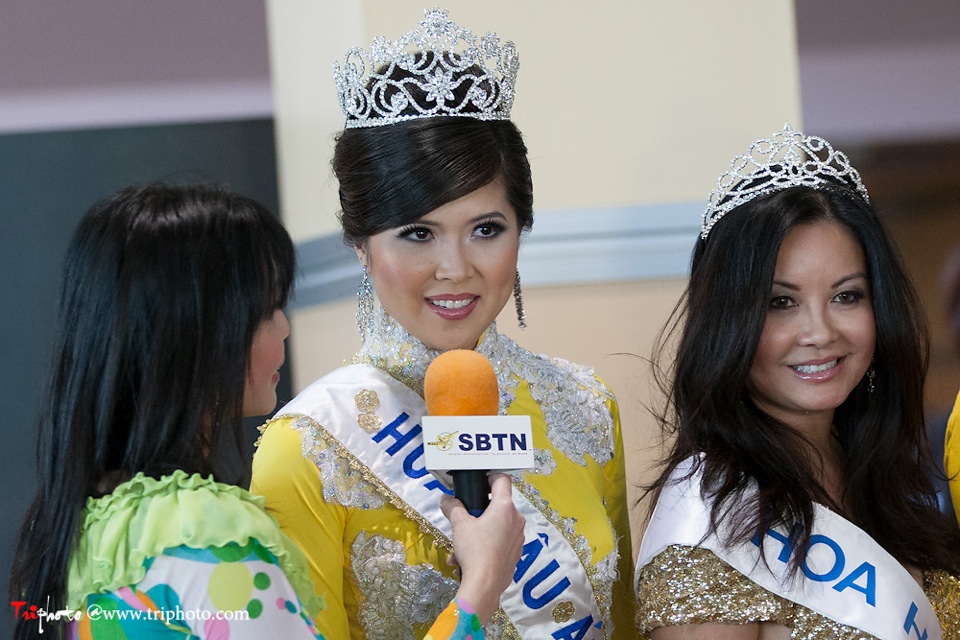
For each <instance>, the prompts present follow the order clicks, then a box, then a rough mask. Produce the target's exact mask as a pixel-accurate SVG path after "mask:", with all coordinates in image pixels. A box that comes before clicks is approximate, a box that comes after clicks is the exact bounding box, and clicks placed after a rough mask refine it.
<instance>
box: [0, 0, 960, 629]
mask: <svg viewBox="0 0 960 640" xmlns="http://www.w3.org/2000/svg"><path fill="white" fill-rule="evenodd" d="M425 6H427V5H423V4H420V3H416V2H413V1H412V0H323V1H320V2H318V1H315V0H309V1H308V0H266V2H264V1H263V0H206V1H205V2H202V3H197V2H193V1H191V0H154V1H153V2H150V3H130V2H124V1H123V0H85V1H84V3H82V4H69V3H57V4H55V5H54V4H49V3H47V4H38V3H25V2H17V1H16V0H0V60H3V64H2V65H0V296H2V303H0V304H2V307H0V309H2V316H0V317H2V331H0V367H2V372H0V410H2V411H0V416H2V417H0V433H2V437H3V439H4V440H3V441H4V446H2V447H0V479H2V481H3V483H4V484H3V486H4V487H5V488H6V491H5V492H4V497H3V499H2V500H3V503H2V505H3V514H4V517H3V518H2V521H0V576H7V575H8V574H9V562H10V554H11V551H12V549H11V546H12V544H13V539H14V535H15V532H16V528H17V527H18V526H19V519H20V517H21V515H22V512H23V510H24V509H25V507H26V504H27V501H28V500H29V498H30V496H31V495H32V491H33V486H34V472H33V450H34V421H35V417H36V413H37V409H38V407H39V406H40V403H41V402H42V401H43V399H42V398H40V397H39V387H40V384H41V380H42V376H43V372H44V370H45V365H46V358H47V347H48V344H49V342H50V340H51V338H52V335H51V334H52V330H53V318H54V316H55V309H54V305H55V299H56V290H57V285H58V279H59V269H60V266H61V260H62V254H63V251H64V248H65V246H66V243H67V240H68V238H69V235H70V232H71V231H72V228H73V226H74V225H75V223H76V221H77V219H78V218H79V217H80V216H81V215H82V214H83V212H84V211H85V210H86V209H87V208H88V207H89V205H90V204H92V203H93V202H94V201H95V200H97V199H99V198H102V197H105V196H107V195H109V194H110V193H111V192H113V191H114V190H116V189H117V188H119V187H121V186H123V185H126V184H128V183H131V182H146V181H149V180H155V179H169V180H181V181H182V180H202V181H213V182H219V183H226V184H228V185H229V186H231V187H233V188H234V189H236V190H238V191H241V192H242V193H244V194H246V195H249V196H251V197H254V198H256V199H259V200H262V201H263V202H265V203H266V204H267V205H268V206H270V207H271V208H273V209H274V210H277V211H278V212H279V213H280V214H281V216H282V217H283V219H284V220H285V222H286V223H287V224H288V226H289V228H290V229H291V231H292V233H293V235H294V239H295V240H296V241H297V243H298V248H299V251H300V255H301V264H302V278H301V281H300V283H299V285H298V291H297V296H296V299H295V301H294V308H293V309H292V313H291V315H292V321H293V334H292V336H291V339H290V345H289V351H290V362H291V363H292V369H291V371H290V374H291V375H285V376H284V379H285V380H286V381H287V384H288V386H287V388H286V389H284V390H282V391H281V393H282V394H283V395H284V396H286V397H290V394H292V393H295V392H296V391H297V390H298V389H299V388H301V387H302V386H304V385H306V384H307V383H309V382H310V381H312V380H313V379H314V378H315V377H317V376H319V375H321V374H322V373H324V372H326V371H327V370H329V369H331V368H333V367H334V366H336V365H337V364H338V363H339V362H340V361H341V360H342V359H343V358H345V357H348V356H349V355H350V354H351V353H352V352H353V351H354V350H355V349H356V347H357V346H358V344H357V342H358V341H357V338H356V333H355V328H354V326H353V297H352V296H353V290H354V287H355V285H356V282H357V281H358V279H359V271H358V270H357V268H356V265H355V258H354V257H353V255H352V252H351V251H349V250H347V249H345V248H344V247H343V246H342V244H341V243H340V240H339V237H338V236H337V233H336V225H337V223H336V218H335V213H336V209H337V204H336V184H335V181H334V180H333V178H332V176H331V174H330V169H329V158H330V155H331V152H332V146H333V136H334V134H335V133H336V132H337V131H338V130H339V129H340V127H341V125H342V116H341V115H340V112H339V109H338V106H337V103H336V99H335V94H334V90H333V86H332V81H331V79H330V63H331V61H332V60H334V59H336V58H339V57H341V56H342V55H343V53H344V52H345V51H346V49H347V48H348V47H350V46H354V45H361V46H367V45H368V44H369V42H370V41H371V39H372V38H373V37H374V36H377V35H385V36H387V37H390V38H396V37H398V36H399V35H400V34H402V33H404V32H405V31H407V30H409V29H411V28H413V26H414V25H415V23H416V22H417V21H418V20H419V19H420V18H421V17H422V15H423V13H422V10H423V8H424V7H425ZM430 6H432V3H431V4H430ZM444 7H445V8H447V9H449V11H450V16H451V18H453V19H454V20H456V21H457V22H459V23H460V24H462V25H464V26H467V27H469V28H471V29H472V30H474V31H478V32H486V31H488V30H492V31H496V32H497V33H498V34H499V35H500V36H501V38H502V39H511V40H514V41H515V42H516V43H517V45H518V47H519V51H520V59H521V71H520V76H519V80H518V85H517V90H518V97H517V101H516V104H515V107H514V112H513V115H514V120H515V121H516V123H517V124H518V126H519V127H520V128H521V130H522V131H523V132H524V135H525V138H526V140H527V143H528V146H529V148H530V153H531V160H532V164H533V171H534V182H535V190H536V207H535V208H536V222H535V225H534V230H533V232H532V234H531V235H530V236H529V237H528V238H527V239H526V240H525V242H524V246H523V248H522V249H521V263H520V269H521V274H522V275H523V280H524V298H525V302H526V305H527V318H528V324H529V328H528V329H527V330H526V331H525V332H523V333H522V334H521V333H520V332H519V330H518V329H517V327H516V321H515V319H514V318H513V317H512V313H510V309H507V312H505V313H504V314H503V316H502V318H501V320H500V326H501V330H503V331H504V332H506V333H508V334H509V335H511V336H513V337H514V338H516V339H518V340H519V341H520V342H521V343H523V344H524V345H525V346H527V347H528V348H530V349H532V350H534V351H538V352H545V353H548V354H550V355H554V356H560V357H564V358H567V359H570V360H575V361H578V362H581V363H585V364H590V365H592V366H594V367H595V368H596V370H597V372H598V373H599V374H600V375H601V376H602V377H603V378H605V379H606V381H607V382H608V383H609V384H610V385H611V387H612V388H613V389H614V391H615V392H616V393H617V395H618V397H619V400H620V405H621V409H622V412H623V428H624V435H625V444H626V449H627V456H628V458H627V463H628V471H629V473H630V478H631V482H632V483H634V484H635V485H639V484H640V483H641V482H643V481H644V479H645V478H647V477H649V476H648V475H647V474H648V472H649V470H650V469H651V464H652V461H653V460H654V459H655V457H656V455H657V453H658V450H657V445H658V443H659V440H658V435H657V430H656V426H655V425H654V424H653V422H652V421H651V419H650V418H649V415H648V413H647V409H646V407H647V406H648V405H649V404H650V403H651V402H655V401H656V396H655V395H654V394H651V389H650V382H649V380H650V376H649V364H648V363H647V361H646V360H645V358H647V357H648V356H649V354H650V345H651V342H652V340H653V337H654V336H655V334H656V332H657V331H658V329H659V328H660V326H661V325H662V323H663V322H664V321H665V319H666V317H667V315H668V314H669V311H670V309H672V307H673V305H674V304H675V302H676V300H677V298H678V297H679V295H680V293H681V292H682V289H683V286H684V278H685V274H686V270H687V263H688V260H689V250H690V248H691V247H692V244H693V239H694V237H695V235H696V231H697V228H698V224H699V221H698V216H699V213H700V211H701V210H702V207H703V203H704V201H705V198H706V194H707V193H708V192H709V191H710V189H711V188H712V187H713V186H714V184H715V181H716V178H717V176H718V175H719V174H720V172H721V171H723V170H724V169H725V168H726V167H727V165H728V162H729V160H730V158H731V157H732V156H733V155H734V154H736V153H739V152H741V151H742V150H743V149H745V147H746V145H747V144H748V143H749V142H750V141H752V140H753V139H755V138H757V137H759V136H764V135H767V134H769V133H771V132H773V131H775V130H778V129H779V128H780V127H782V125H783V123H784V122H787V121H789V122H791V123H793V124H794V125H795V126H798V127H799V126H802V127H804V129H805V130H807V131H809V132H811V133H817V134H819V135H823V136H824V137H827V138H828V139H830V140H831V141H833V142H835V143H836V145H837V146H838V147H840V148H842V149H844V150H845V151H847V152H848V153H849V154H850V155H851V157H852V158H853V160H854V162H855V164H856V165H857V166H858V167H859V168H860V169H861V173H862V174H863V176H864V180H865V182H866V184H867V186H868V188H870V190H871V193H872V195H873V198H874V201H875V202H876V204H877V205H878V207H879V209H880V211H881V215H882V216H883V217H884V218H885V220H886V221H887V223H888V224H889V226H890V228H891V229H892V231H893V232H894V234H895V236H896V237H897V239H898V242H899V244H900V246H901V248H902V250H903V252H904V255H905V258H906V260H907V262H908V264H909V265H910V268H911V270H912V272H913V275H914V277H915V279H916V280H917V281H918V283H919V284H920V286H921V291H922V294H923V297H924V302H925V304H926V306H927V310H928V315H929V318H930V321H931V327H932V331H933V333H932V335H933V352H932V359H931V364H932V366H931V373H930V380H929V385H928V387H929V394H928V404H929V411H930V413H931V415H939V414H941V413H942V412H944V411H946V410H947V409H948V408H949V406H950V405H951V404H952V400H953V396H954V395H955V394H956V390H957V388H958V387H960V367H958V364H957V355H956V349H955V347H954V344H955V338H954V333H953V331H952V329H951V324H950V322H949V321H948V312H947V311H946V310H944V308H943V307H944V305H943V301H944V300H945V299H946V296H945V295H944V294H943V289H942V287H943V286H944V285H943V284H942V283H941V280H942V279H943V277H942V275H941V274H942V272H943V265H944V263H945V262H946V259H947V257H948V255H949V254H950V252H951V250H952V247H953V245H954V243H956V242H958V241H960V233H958V232H960V215H958V214H960V193H958V192H960V109H958V108H957V105H958V104H960V73H958V72H957V69H960V5H958V4H957V3H956V1H955V0H930V1H929V2H926V3H924V4H923V6H922V7H918V6H916V5H908V4H906V3H901V2H898V1H897V0H873V1H870V0H851V1H850V2H845V3H835V2H830V1H829V0H803V1H802V2H798V3H796V5H794V3H792V2H790V1H788V0H738V1H736V2H733V3H723V5H722V8H721V7H720V5H717V4H716V3H714V2H710V0H691V1H689V2H685V3H656V2H648V1H643V2H635V1H633V0H594V1H593V2H591V3H583V2H572V1H566V0H559V1H552V2H551V1H548V0H509V1H508V0H491V1H490V2H486V3H483V4H481V5H478V4H476V3H471V2H467V1H466V0H455V1H450V2H447V3H445V4H444ZM291 378H292V383H290V381H291ZM638 495H639V493H638V492H637V491H634V496H635V497H636V496H638ZM635 515H636V517H635V520H636V521H637V522H639V519H640V511H639V510H638V511H637V513H636V514H635ZM11 612H12V609H11V608H10V607H8V606H7V603H6V602H3V603H2V606H0V629H8V628H9V626H10V625H9V619H10V618H9V616H10V615H11Z"/></svg>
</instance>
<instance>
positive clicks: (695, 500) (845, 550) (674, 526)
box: [637, 458, 941, 640]
mask: <svg viewBox="0 0 960 640" xmlns="http://www.w3.org/2000/svg"><path fill="white" fill-rule="evenodd" d="M692 464H693V458H690V459H688V460H686V461H684V462H683V463H682V464H680V465H678V466H677V468H676V469H675V470H674V472H673V474H672V476H671V480H670V482H668V483H667V485H666V486H664V488H663V491H662V492H661V494H660V499H659V500H658V501H657V506H656V508H655V509H654V512H653V516H652V518H651V520H650V524H649V526H648V527H647V530H646V533H645V534H644V536H643V542H642V543H641V545H640V554H639V556H638V558H637V575H639V573H640V568H641V567H643V566H644V565H646V564H648V563H649V562H650V561H651V560H652V559H653V558H654V557H655V556H656V555H657V554H659V553H660V552H661V551H663V550H664V549H666V548H667V547H668V546H670V545H685V546H692V547H702V548H705V549H709V550H710V551H712V552H713V553H714V554H716V555H717V556H718V557H719V558H720V559H721V560H723V561H724V562H726V563H727V564H729V565H730V566H731V567H733V568H734V569H736V570H737V571H739V572H740V573H742V574H743V575H745V576H746V577H747V578H749V579H750V580H752V581H753V582H755V583H756V584H758V585H760V586H761V587H763V588H764V589H766V590H767V591H770V592H771V593H775V594H777V595H779V596H781V597H783V598H785V599H787V600H790V601H792V602H796V603H797V604H800V605H803V606H804V607H807V608H808V609H811V610H813V611H816V612H817V613H819V614H821V615H823V616H825V617H827V618H829V619H831V620H834V621H836V622H839V623H841V624H845V625H847V626H850V627H854V628H857V629H860V630H862V631H865V632H867V633H870V634H872V635H874V636H877V637H878V638H882V639H883V640H908V639H916V640H940V638H941V631H940V624H939V622H938V621H937V617H936V614H935V613H934V612H933V608H932V607H931V606H930V602H929V600H927V597H926V595H925V594H924V593H923V589H921V588H920V585H918V584H917V582H916V580H914V579H913V577H912V576H911V575H910V573H909V572H907V570H906V569H904V568H903V566H902V565H901V564H900V563H899V562H897V561H896V560H895V559H894V558H893V557H892V556H891V555H890V554H889V553H887V552H886V551H885V550H884V549H883V548H882V547H881V546H880V545H878V544H877V543H876V542H875V541H874V540H873V539H872V538H871V537H870V536H868V535H867V534H866V533H864V532H863V531H861V530H860V529H859V528H858V527H856V526H855V525H854V524H852V523H851V522H849V521H847V520H845V519H844V518H842V517H841V516H839V515H837V514H836V513H834V512H832V511H830V510H829V509H827V508H826V507H823V506H821V505H817V504H815V505H814V507H815V511H814V522H815V530H814V532H813V534H812V535H811V537H810V546H809V547H808V552H807V560H806V562H805V563H804V564H803V565H802V566H801V571H800V572H798V573H797V574H796V576H795V577H794V578H791V577H790V576H789V575H788V574H787V571H786V569H787V563H788V562H789V560H790V557H791V555H792V552H793V549H792V548H791V547H790V545H789V544H788V537H787V535H786V534H785V533H784V532H783V531H777V530H774V529H771V530H770V531H768V532H767V535H766V536H764V539H763V541H762V544H763V548H764V554H765V558H766V560H767V564H769V569H768V568H767V566H765V565H764V563H763V560H762V559H761V557H760V553H759V543H760V541H758V540H754V541H752V542H748V543H746V544H742V545H738V546H736V547H732V548H727V547H726V546H725V545H724V544H723V543H722V542H721V541H720V540H719V539H718V537H717V536H716V535H715V534H709V523H710V507H711V501H710V500H709V499H705V498H704V497H703V496H702V495H701V492H700V481H701V474H700V473H699V472H697V473H696V474H694V475H693V476H692V477H690V478H689V479H688V480H682V478H683V477H684V476H685V475H687V474H688V473H689V472H690V469H691V466H692Z"/></svg>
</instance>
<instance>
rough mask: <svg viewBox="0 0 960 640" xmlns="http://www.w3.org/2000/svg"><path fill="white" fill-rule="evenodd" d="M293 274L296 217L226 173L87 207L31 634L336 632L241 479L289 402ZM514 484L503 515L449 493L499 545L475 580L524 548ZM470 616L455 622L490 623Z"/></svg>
mask: <svg viewBox="0 0 960 640" xmlns="http://www.w3.org/2000/svg"><path fill="white" fill-rule="evenodd" d="M293 278H294V250H293V244H292V242H291V240H290V237H289V235H288V234H287V232H286V230H285V229H284V228H283V226H282V225H281V224H280V222H279V220H277V218H276V217H275V216H273V215H272V214H271V213H270V212H269V211H267V210H266V209H265V208H264V207H263V206H261V205H260V204H258V203H256V202H254V201H252V200H249V199H247V198H243V197H241V196H238V195H236V194H233V193H230V192H227V191H225V190H221V189H218V188H214V187H206V186H183V187H174V186H166V185H159V184H157V185H149V186H145V187H131V188H128V189H125V190H123V191H121V192H119V193H118V194H116V195H115V196H113V197H112V198H109V199H107V200H104V201H102V202H100V203H98V204H96V205H94V206H93V207H92V208H91V209H90V211H89V212H88V213H87V214H86V216H85V217H84V218H83V220H82V221H81V222H80V225H79V227H78V229H77V230H76V232H75V234H74V236H73V239H72V241H71V244H70V247H69V249H68V253H67V259H66V268H65V272H64V280H63V285H62V290H61V300H60V317H59V331H58V337H57V341H56V344H55V348H54V358H53V362H52V365H53V367H52V374H51V377H50V380H49V383H48V388H47V392H46V395H45V397H46V398H47V402H46V404H45V409H44V413H43V415H42V417H41V421H40V439H39V470H38V478H39V481H38V489H37V495H36V498H35V499H34V501H33V503H32V505H31V507H30V509H29V511H28V513H27V517H26V521H25V523H24V526H23V528H22V530H21V534H20V540H19V545H18V550H17V553H16V557H15V560H14V567H13V575H12V578H11V582H10V594H11V596H10V597H11V600H12V601H13V603H14V606H15V608H16V612H17V628H16V634H15V635H16V637H17V638H33V637H45V638H49V637H54V638H59V637H65V636H66V635H69V637H79V638H110V639H111V640H116V639H122V638H142V637H147V636H149V637H151V638H158V639H159V638H185V637H186V638H211V639H212V638H233V639H236V638H315V637H322V636H320V635H319V634H318V632H317V630H316V628H315V627H314V625H313V622H312V617H313V616H316V615H317V613H318V612H320V611H321V609H322V608H323V603H322V599H320V598H318V597H317V596H316V595H315V594H314V591H313V587H312V585H311V584H310V581H309V576H308V571H307V567H306V561H305V559H304V557H303V555H302V554H301V552H300V551H299V549H298V548H297V547H296V544H295V543H294V542H292V541H291V540H290V539H289V538H287V537H286V536H285V535H284V534H282V533H281V532H280V529H279V527H278V526H277V523H276V521H275V520H274V519H273V518H272V517H270V516H269V515H268V514H267V513H266V512H265V511H264V509H263V498H260V497H256V496H253V495H252V494H250V493H248V492H246V491H245V490H243V489H241V488H240V487H238V486H236V484H235V483H236V482H238V481H241V480H243V478H244V477H245V476H246V475H247V473H246V471H245V467H246V465H244V464H243V463H242V453H241V434H240V428H241V418H242V417H243V416H249V415H263V414H266V413H268V412H270V411H272V410H273V409H274V407H275V406H276V403H277V397H276V385H277V382H278V381H279V372H278V370H279V368H280V366H281V365H282V364H283V360H284V340H285V339H286V337H287V335H288V334H289V328H290V327H289V324H288V323H287V319H286V317H285V316H284V313H283V311H282V309H283V307H284V305H285V303H286V300H287V295H288V293H289V291H290V287H291V284H292V282H293ZM502 484H504V486H498V487H496V486H495V487H494V489H495V491H494V501H495V502H496V508H492V509H491V510H490V511H489V513H490V518H489V519H488V520H487V521H486V522H484V521H483V519H474V518H472V517H470V516H469V515H467V513H466V511H465V510H464V508H463V506H462V505H460V504H459V502H458V501H456V500H453V499H449V500H448V501H447V502H445V503H444V505H443V509H444V512H445V513H449V514H450V516H451V518H453V522H454V527H455V528H456V529H457V534H458V538H457V542H456V544H457V545H458V546H457V548H458V550H460V551H461V553H463V554H464V555H466V554H467V552H468V551H469V553H470V555H471V559H472V558H473V557H476V558H483V561H484V562H486V563H487V564H488V566H486V567H479V568H475V567H474V566H469V567H464V575H465V578H464V585H465V586H466V585H467V582H468V580H470V581H471V583H470V585H469V588H468V589H466V590H467V591H468V592H469V593H470V595H469V597H471V598H476V599H482V597H486V598H494V599H495V598H496V597H498V596H499V593H500V591H501V590H502V588H503V586H504V585H505V584H506V582H508V581H509V579H510V576H511V575H512V566H511V565H510V562H509V559H510V558H514V559H515V558H517V557H519V554H520V544H521V540H522V527H523V525H522V518H520V516H519V515H518V514H517V513H516V511H515V510H514V508H513V505H512V504H511V503H510V498H509V483H508V479H506V478H504V479H503V483H502ZM486 515H487V514H485V516H486ZM463 545H465V546H463ZM501 558H506V559H501ZM478 587H479V589H478ZM478 593H479V595H478ZM481 596H482V597H481ZM321 615H322V614H321ZM457 622H458V621H457V620H456V609H455V608H454V610H453V611H452V612H450V613H447V614H446V615H445V617H444V618H443V619H441V620H438V625H437V627H436V628H435V629H434V632H435V633H436V635H435V637H437V638H446V637H447V635H449V634H445V633H444V632H445V631H450V632H452V629H454V628H455V627H456V626H457ZM460 622H463V623H465V624H466V625H467V627H466V628H461V629H460V630H459V632H458V634H454V636H453V637H457V638H468V637H471V636H470V633H472V627H478V626H479V623H478V622H477V621H476V620H475V619H474V620H472V621H471V620H470V619H469V617H465V618H464V619H462V620H460ZM41 634H42V635H41ZM333 637H337V636H333Z"/></svg>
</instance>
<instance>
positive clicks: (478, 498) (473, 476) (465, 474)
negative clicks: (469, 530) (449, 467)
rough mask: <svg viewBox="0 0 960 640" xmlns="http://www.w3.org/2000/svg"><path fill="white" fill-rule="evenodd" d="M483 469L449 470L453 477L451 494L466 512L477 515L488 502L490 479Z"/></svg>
mask: <svg viewBox="0 0 960 640" xmlns="http://www.w3.org/2000/svg"><path fill="white" fill-rule="evenodd" d="M487 473H488V472H487V471H484V470H483V469H457V470H455V471H451V472H450V477H452V478H453V495H455V496H456V497H457V499H458V500H460V502H462V503H463V506H465V507H466V508H467V512H468V513H469V514H470V515H472V516H477V517H479V516H480V514H482V513H483V510H484V509H486V508H487V506H488V505H489V504H490V481H489V480H487Z"/></svg>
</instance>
